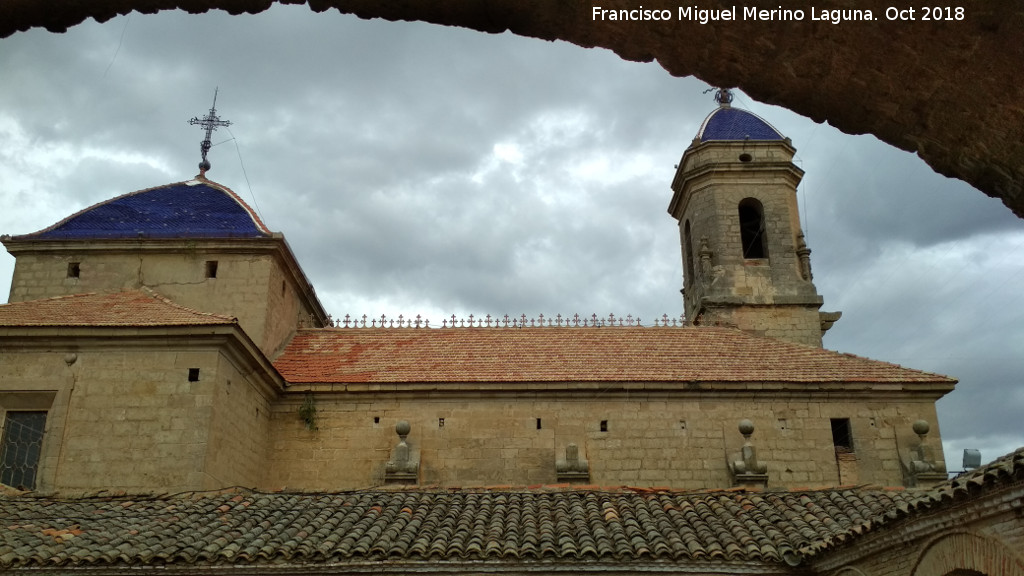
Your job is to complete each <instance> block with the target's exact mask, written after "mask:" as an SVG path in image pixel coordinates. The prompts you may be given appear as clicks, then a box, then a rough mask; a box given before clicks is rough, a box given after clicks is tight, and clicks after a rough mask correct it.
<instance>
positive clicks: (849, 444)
mask: <svg viewBox="0 0 1024 576" xmlns="http://www.w3.org/2000/svg"><path fill="white" fill-rule="evenodd" d="M831 422H832V445H833V446H835V448H836V452H837V453H838V452H853V433H852V432H851V430H850V419H849V418H832V420H831Z"/></svg>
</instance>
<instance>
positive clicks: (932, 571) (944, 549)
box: [911, 532, 1024, 576]
mask: <svg viewBox="0 0 1024 576" xmlns="http://www.w3.org/2000/svg"><path fill="white" fill-rule="evenodd" d="M911 574H912V576H946V575H950V576H952V575H955V576H968V575H971V576H974V575H976V574H982V575H985V576H1024V559H1022V558H1021V557H1020V556H1018V555H1017V554H1015V553H1014V552H1012V551H1011V550H1010V549H1009V548H1008V547H1007V546H1006V545H1005V544H1003V543H1002V542H999V541H998V540H995V539H992V538H988V537H985V536H981V535H978V534H973V533H970V532H954V533H952V534H945V535H943V536H940V537H938V538H936V539H935V540H932V541H931V542H930V543H928V545H927V546H925V548H924V551H923V552H921V555H920V557H918V559H917V563H916V564H915V565H914V569H913V571H912V572H911Z"/></svg>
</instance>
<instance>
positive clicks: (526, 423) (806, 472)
mask: <svg viewBox="0 0 1024 576" xmlns="http://www.w3.org/2000/svg"><path fill="white" fill-rule="evenodd" d="M545 387H550V385H545ZM766 387H767V388H770V386H766ZM538 389H540V387H538ZM446 396H448V395H431V394H426V395H412V396H410V395H398V394H389V393H378V394H365V395H347V394H331V393H327V392H323V393H317V394H316V395H315V398H316V400H315V402H316V408H317V421H316V426H317V428H318V429H316V430H309V429H307V428H306V427H305V425H304V423H303V421H302V419H301V418H300V417H299V414H298V410H299V406H300V404H301V402H302V401H303V398H304V393H302V392H299V391H291V392H289V393H288V398H286V399H285V400H283V401H282V402H281V403H279V404H278V405H276V406H275V407H274V412H273V416H272V419H271V427H270V435H271V438H272V441H271V446H270V453H269V459H268V466H267V469H268V476H267V484H266V486H264V487H265V488H268V489H278V488H285V487H287V488H290V489H310V490H342V489H355V488H364V487H367V486H373V485H379V484H382V483H383V482H384V466H385V463H386V462H387V461H388V459H389V458H390V455H391V450H392V449H393V448H394V446H395V445H396V444H397V442H398V437H397V435H396V434H395V424H396V423H397V422H398V421H400V420H405V421H408V422H409V423H410V424H411V425H412V432H411V434H410V435H409V444H410V446H411V447H412V451H413V454H414V455H415V457H417V458H418V459H419V461H420V473H419V482H420V483H421V484H428V485H429V484H439V485H442V486H485V485H507V484H511V485H533V484H552V483H556V482H557V478H556V474H555V466H554V465H555V460H556V459H557V458H564V456H565V447H566V445H567V444H569V443H575V444H577V445H578V446H579V449H580V457H581V458H584V459H586V460H588V461H589V464H590V483H591V484H597V485H602V486H618V485H640V486H669V487H673V488H679V489H710V488H726V487H729V486H731V485H732V480H731V476H730V474H729V471H728V469H727V465H726V461H727V458H728V457H731V455H732V454H733V453H736V452H739V450H740V447H741V446H742V444H743V438H742V436H741V435H740V433H739V432H738V431H737V424H738V422H739V420H740V419H742V418H750V419H751V420H753V421H754V423H755V426H756V430H755V432H754V434H753V443H754V446H755V447H756V448H757V451H758V454H759V457H760V459H761V460H762V461H763V462H765V463H766V464H767V465H768V473H769V478H770V480H769V487H806V486H829V485H831V486H834V485H838V484H840V483H842V481H841V479H840V478H839V472H838V463H837V456H836V448H835V446H834V443H833V437H832V426H831V419H833V418H836V419H841V418H848V419H849V421H850V426H851V430H852V436H853V456H852V458H851V460H852V464H850V466H852V470H854V471H855V472H856V477H855V479H854V480H852V481H853V482H855V483H874V484H882V485H890V486H892V485H902V484H903V476H902V472H901V466H900V463H899V457H898V456H897V455H898V454H899V453H900V449H901V446H911V445H913V443H914V440H916V437H915V436H914V434H913V432H912V431H911V423H912V422H913V421H915V420H917V419H925V420H928V421H930V422H933V423H934V422H935V408H934V404H933V402H934V399H929V400H920V401H911V400H907V399H905V398H893V399H889V400H886V399H885V398H884V396H883V395H879V396H876V398H875V399H874V400H873V401H865V400H863V399H856V398H853V397H849V398H846V399H840V398H835V397H834V396H833V399H826V398H825V395H822V396H819V397H813V396H812V395H808V394H792V393H779V394H777V395H773V394H771V393H765V394H763V395H760V396H755V395H752V394H725V395H714V394H707V393H705V394H696V393H695V394H692V395H687V394H685V393H681V394H679V395H678V396H676V397H674V398H673V397H670V396H667V395H664V394H646V393H643V392H638V393H631V394H628V395H626V394H622V393H606V392H603V391H602V390H601V388H600V387H598V386H593V387H592V389H590V390H587V391H583V390H580V391H577V392H575V393H571V394H569V393H566V394H564V395H560V396H556V395H552V394H550V393H537V394H519V395H515V396H511V395H507V394H501V393H498V392H493V391H492V392H489V391H487V390H486V387H480V390H479V392H477V393H474V394H468V395H463V396H461V397H446ZM538 420H539V421H540V422H539V427H538ZM602 426H604V431H602ZM932 434H933V436H932V439H936V438H938V430H936V429H935V428H933V430H932ZM934 445H935V448H936V449H938V450H939V453H940V454H941V446H939V445H938V442H937V441H936V442H934ZM844 480H846V482H847V483H849V482H851V479H850V478H845V479H844Z"/></svg>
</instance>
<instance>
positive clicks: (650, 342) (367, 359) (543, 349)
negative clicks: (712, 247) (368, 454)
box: [274, 327, 955, 384]
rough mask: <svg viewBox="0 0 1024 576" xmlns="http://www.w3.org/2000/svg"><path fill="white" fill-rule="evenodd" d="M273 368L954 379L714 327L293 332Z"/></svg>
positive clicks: (419, 374) (486, 374)
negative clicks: (292, 337) (293, 336)
mask: <svg viewBox="0 0 1024 576" xmlns="http://www.w3.org/2000/svg"><path fill="white" fill-rule="evenodd" d="M274 366H275V367H276V368H277V369H278V371H279V372H280V373H281V374H282V376H284V378H285V379H286V380H288V381H289V382H292V383H316V382H323V383H327V382H337V383H344V382H514V381H522V382H552V381H591V382H593V381H648V382H750V381H756V382H868V383H879V382H881V383H884V382H932V383H936V382H937V383H943V384H953V383H955V380H952V379H950V378H947V377H945V376H940V375H936V374H929V373H926V372H921V371H917V370H910V369H907V368H902V367H900V366H898V365H895V364H889V363H885V362H878V361H875V360H869V359H866V358H860V357H857V356H852V355H849V354H840V353H837V352H833V351H830V350H824V349H821V348H816V347H812V346H804V345H800V344H793V343H789V342H784V341H781V340H774V339H767V338H758V337H755V336H751V335H748V334H746V333H744V332H741V331H739V330H735V329H730V328H716V327H685V328H653V327H595V328H583V327H571V328H557V327H545V328H441V329H427V328H326V329H304V330H299V332H298V334H297V335H296V336H295V338H294V339H293V340H292V341H291V342H290V343H289V345H288V346H287V348H286V349H285V351H284V353H283V354H282V355H281V356H280V357H279V358H278V359H277V361H276V362H275V363H274Z"/></svg>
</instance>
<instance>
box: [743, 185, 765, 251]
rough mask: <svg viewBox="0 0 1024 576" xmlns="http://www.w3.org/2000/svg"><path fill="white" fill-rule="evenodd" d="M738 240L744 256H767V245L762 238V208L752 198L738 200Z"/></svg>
mask: <svg viewBox="0 0 1024 576" xmlns="http://www.w3.org/2000/svg"><path fill="white" fill-rule="evenodd" d="M739 211H740V241H741V242H742V243H743V257H744V258H748V259H750V258H767V257H768V245H767V244H766V243H765V238H764V209H763V208H762V206H761V203H760V202H758V201H757V200H755V199H753V198H744V199H743V200H741V201H740V209H739Z"/></svg>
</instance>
